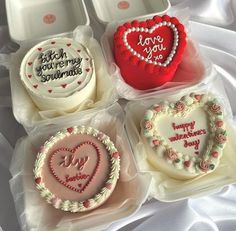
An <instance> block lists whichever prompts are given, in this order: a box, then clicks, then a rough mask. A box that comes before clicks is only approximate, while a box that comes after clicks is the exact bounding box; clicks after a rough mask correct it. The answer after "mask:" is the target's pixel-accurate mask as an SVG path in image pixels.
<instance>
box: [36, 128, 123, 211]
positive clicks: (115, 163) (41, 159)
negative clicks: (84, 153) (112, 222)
mask: <svg viewBox="0 0 236 231" xmlns="http://www.w3.org/2000/svg"><path fill="white" fill-rule="evenodd" d="M69 129H71V131H72V132H69V131H68V129H64V130H62V131H59V132H58V133H56V135H55V136H51V138H50V139H49V140H48V141H46V142H45V143H44V145H43V146H42V147H41V151H40V152H39V153H38V154H37V158H36V161H35V164H34V169H33V172H34V177H35V181H37V179H41V178H42V167H43V166H44V164H45V158H46V156H47V154H48V151H49V150H50V148H51V147H53V146H54V145H55V144H56V143H57V142H58V141H60V140H62V139H64V138H65V137H68V136H70V135H73V134H87V135H91V136H93V137H95V138H97V139H98V140H99V141H100V142H102V143H103V145H104V146H105V147H106V149H107V151H108V153H109V154H110V163H111V167H110V170H111V171H110V173H109V176H108V179H107V181H106V182H105V184H104V185H105V186H104V187H103V188H102V189H101V190H100V192H99V193H97V194H96V195H95V196H94V197H93V198H90V199H88V200H85V201H70V200H61V199H60V198H58V197H56V195H54V194H53V193H52V192H50V190H49V189H48V188H46V186H45V184H44V183H43V182H42V181H40V182H38V183H36V187H37V189H38V190H39V191H40V194H41V196H42V197H43V198H45V199H46V201H47V202H48V203H49V204H52V205H53V206H54V207H55V208H56V209H61V210H63V211H70V212H73V213H74V212H84V211H89V210H92V209H94V208H96V207H98V206H100V205H101V204H102V203H103V202H104V201H105V200H106V199H108V197H109V196H110V195H111V194H112V192H113V190H114V188H115V185H116V183H117V180H118V179H119V171H120V156H119V155H118V151H117V149H116V147H115V145H114V143H113V142H112V141H111V140H110V138H109V137H108V136H107V135H105V134H104V133H102V132H100V131H98V130H97V129H95V128H92V127H85V126H74V127H71V128H69ZM106 185H109V186H110V187H109V188H107V187H106Z"/></svg>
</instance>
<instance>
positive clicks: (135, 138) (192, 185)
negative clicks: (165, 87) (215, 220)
mask: <svg viewBox="0 0 236 231" xmlns="http://www.w3.org/2000/svg"><path fill="white" fill-rule="evenodd" d="M222 86H223V83H222V80H221V78H220V76H219V75H218V73H217V72H216V71H215V78H214V80H212V82H211V83H209V84H206V85H204V84H203V85H201V86H193V87H191V88H186V89H182V90H178V91H175V92H172V93H166V94H159V95H156V96H155V97H153V98H151V99H146V100H140V101H139V102H137V101H135V102H130V103H128V104H127V106H126V108H125V111H126V122H125V126H126V130H127V134H128V138H129V140H130V143H131V147H132V150H133V152H134V156H135V158H136V161H137V165H138V169H139V170H140V171H141V172H148V173H150V174H152V176H153V181H152V184H151V189H150V196H151V197H154V198H156V199H158V200H161V201H167V202H168V201H169V202H171V201H176V200H181V199H184V198H192V197H197V196H201V195H207V194H210V193H213V192H215V191H219V190H220V189H221V188H222V187H223V186H225V185H228V184H231V183H233V182H235V181H236V176H235V174H234V172H235V168H236V159H235V157H234V155H235V152H236V144H235V142H234V137H235V135H236V126H235V123H234V122H233V116H232V111H231V108H230V103H229V101H228V98H227V95H226V93H225V91H224V88H223V87H222ZM192 92H196V93H198V92H199V93H204V94H208V93H209V94H212V95H214V96H216V97H217V98H218V99H219V100H220V103H221V105H224V115H225V118H226V130H227V137H228V138H227V139H228V140H227V144H226V146H225V148H224V150H223V156H222V158H221V160H220V164H219V165H218V167H217V168H216V170H214V171H213V172H211V173H208V174H206V175H204V176H201V177H195V178H192V179H190V180H176V179H173V178H171V177H169V176H168V175H166V174H165V173H163V172H161V171H158V170H157V169H156V168H154V167H152V166H151V165H150V164H149V162H148V161H147V157H146V155H147V154H146V151H145V146H144V145H145V144H144V143H143V141H142V138H141V136H140V132H141V126H140V122H141V120H143V117H144V113H145V111H146V110H147V109H148V108H150V107H151V106H152V105H153V104H155V103H158V102H160V101H163V100H169V101H176V100H177V99H180V98H181V97H182V96H183V95H187V94H190V93H192Z"/></svg>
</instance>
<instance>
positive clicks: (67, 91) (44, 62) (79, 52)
mask: <svg viewBox="0 0 236 231" xmlns="http://www.w3.org/2000/svg"><path fill="white" fill-rule="evenodd" d="M20 75H21V81H22V83H23V85H24V86H25V88H26V90H27V92H28V93H29V95H30V96H31V98H32V100H33V101H34V103H35V104H36V106H37V107H38V108H39V109H40V110H53V109H54V110H63V111H73V110H74V109H75V108H76V107H77V106H78V105H79V104H81V103H82V102H83V101H84V100H86V99H92V100H93V99H94V96H95V94H96V76H95V68H94V61H93V58H92V56H91V54H90V52H89V50H88V49H87V48H86V47H85V46H83V45H82V44H80V43H78V42H76V41H74V40H72V39H70V38H54V39H49V40H46V41H43V42H41V43H39V44H37V45H36V46H34V47H33V48H31V49H30V50H29V51H28V53H27V54H26V55H25V57H24V59H23V61H22V63H21V70H20Z"/></svg>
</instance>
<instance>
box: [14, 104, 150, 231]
mask: <svg viewBox="0 0 236 231" xmlns="http://www.w3.org/2000/svg"><path fill="white" fill-rule="evenodd" d="M69 121H70V122H69V123H65V122H61V123H60V122H59V123H58V124H57V125H55V124H54V125H52V126H42V127H40V128H38V129H36V130H34V131H33V132H32V133H31V134H30V136H29V137H26V138H22V139H21V140H20V141H19V142H18V143H17V145H16V148H15V152H14V155H13V159H12V162H11V167H10V169H11V173H12V175H13V178H12V179H11V181H10V186H11V190H12V194H13V197H14V200H15V205H16V211H17V215H18V217H19V220H20V222H21V227H23V230H28V229H26V227H27V228H29V229H33V228H35V229H37V230H42V231H43V230H52V229H53V230H71V231H72V230H81V229H83V230H84V229H86V230H98V229H99V230H100V229H102V228H105V227H107V226H108V225H109V224H110V223H112V222H113V221H115V220H118V219H121V218H124V217H127V216H129V215H131V214H133V213H134V212H135V211H137V209H138V208H140V206H141V204H142V203H143V202H144V201H145V200H146V198H147V196H148V192H149V186H150V181H151V176H150V174H147V173H146V174H145V173H138V172H137V169H136V166H135V163H134V159H133V155H132V152H131V149H130V146H129V143H128V141H127V140H128V139H127V137H126V133H125V131H124V126H123V123H124V122H123V121H124V114H123V111H122V109H121V107H120V106H119V105H118V104H114V105H112V106H110V107H108V108H107V109H102V110H100V111H99V110H97V111H96V112H92V113H88V114H86V117H84V116H75V115H74V117H71V118H70V120H69ZM73 125H85V126H86V125H87V126H88V125H89V126H92V127H94V128H97V129H98V130H100V131H102V132H104V133H105V134H107V135H108V136H109V137H110V138H111V140H112V141H113V142H114V144H115V146H116V147H117V149H118V151H119V152H120V153H121V172H120V178H119V180H118V183H117V185H116V188H115V190H114V192H113V193H112V195H111V197H110V198H109V199H108V201H107V202H106V203H104V204H103V205H102V206H101V207H99V208H97V209H95V210H93V211H91V212H84V213H75V214H72V213H68V212H62V211H60V210H57V209H55V208H53V207H52V206H51V205H49V204H48V203H47V202H46V201H45V200H44V199H43V198H41V196H40V194H39V191H38V190H37V189H36V187H35V183H34V175H33V165H34V161H35V158H36V154H37V150H38V149H39V147H40V146H41V145H42V144H43V143H44V141H45V140H47V139H48V138H49V137H50V136H51V135H53V134H54V133H56V131H58V130H60V129H62V128H63V127H70V126H73ZM36 214H37V216H36ZM107 214H109V216H107Z"/></svg>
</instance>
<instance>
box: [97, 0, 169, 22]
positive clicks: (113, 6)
mask: <svg viewBox="0 0 236 231" xmlns="http://www.w3.org/2000/svg"><path fill="white" fill-rule="evenodd" d="M92 3H93V6H94V9H95V12H96V14H97V18H98V19H99V21H100V22H102V23H104V24H107V23H109V22H112V21H120V20H124V19H131V18H135V17H137V16H147V17H150V16H153V15H162V14H165V13H166V12H167V11H168V9H169V8H170V6H171V5H170V2H169V0H92Z"/></svg>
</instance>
